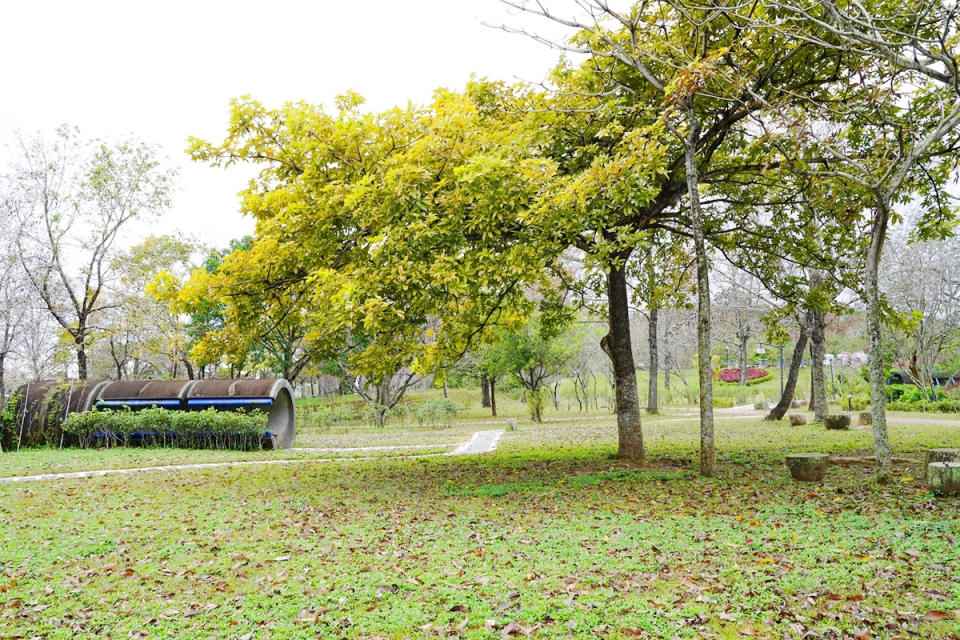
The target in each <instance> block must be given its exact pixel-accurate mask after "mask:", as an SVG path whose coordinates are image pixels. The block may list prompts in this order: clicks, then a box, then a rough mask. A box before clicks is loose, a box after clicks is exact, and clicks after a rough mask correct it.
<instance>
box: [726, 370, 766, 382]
mask: <svg viewBox="0 0 960 640" xmlns="http://www.w3.org/2000/svg"><path fill="white" fill-rule="evenodd" d="M770 377H771V375H770V372H769V371H767V370H766V369H761V368H760V367H747V384H751V383H753V384H757V383H760V382H764V381H766V380H769V379H770ZM717 378H718V379H719V380H720V382H726V383H728V384H739V383H740V367H730V368H728V369H721V370H720V371H719V372H718V373H717Z"/></svg>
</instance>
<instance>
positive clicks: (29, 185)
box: [9, 127, 174, 379]
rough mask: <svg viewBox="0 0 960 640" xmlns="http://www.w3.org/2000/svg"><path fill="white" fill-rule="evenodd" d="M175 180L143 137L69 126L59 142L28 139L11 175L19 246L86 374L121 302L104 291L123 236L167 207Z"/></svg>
mask: <svg viewBox="0 0 960 640" xmlns="http://www.w3.org/2000/svg"><path fill="white" fill-rule="evenodd" d="M173 177H174V172H173V171H172V170H169V169H164V168H163V167H162V166H161V163H160V160H159V159H158V152H157V150H156V149H155V148H154V147H152V146H150V145H148V144H146V143H143V142H137V141H133V140H131V141H125V142H121V143H119V144H115V145H111V144H108V143H106V142H102V141H93V142H85V141H82V140H80V139H79V138H78V134H77V132H76V131H75V130H73V129H69V128H67V127H61V128H60V129H58V130H57V133H56V136H55V137H54V139H53V141H52V142H50V141H47V140H45V139H44V138H42V137H41V136H36V137H33V138H29V139H28V138H24V137H22V136H21V138H20V141H19V157H18V158H17V159H16V160H15V162H14V164H13V166H12V168H11V175H10V177H9V185H10V188H11V189H13V190H14V191H15V193H16V194H17V195H16V202H17V207H16V210H15V216H16V221H17V233H16V245H17V251H18V254H19V257H20V261H21V265H22V267H23V269H24V272H25V273H26V276H27V281H28V282H29V284H30V286H31V287H32V288H33V290H34V291H35V292H36V294H37V296H39V298H40V300H41V301H42V303H43V305H44V306H45V307H46V309H47V311H49V313H50V315H51V316H52V317H53V318H54V319H55V320H56V322H57V324H59V325H60V327H61V328H62V330H63V331H64V332H65V334H66V335H68V336H69V337H70V339H71V340H72V342H73V348H74V351H75V352H76V362H77V370H78V374H79V376H80V378H81V379H86V378H87V372H88V361H87V352H88V349H89V347H90V344H91V342H92V340H93V339H94V337H95V336H96V334H97V332H98V325H97V324H96V321H97V318H98V316H99V315H100V314H101V313H102V312H103V311H104V310H106V309H108V308H110V307H111V306H113V304H114V303H113V302H110V301H107V300H105V299H104V292H105V290H106V288H107V286H108V284H109V282H110V281H111V279H112V278H113V277H114V275H115V274H114V273H113V272H112V270H111V268H110V266H111V261H112V260H113V259H114V257H115V256H116V245H117V239H118V237H119V236H120V233H121V232H122V231H123V230H125V229H126V228H127V227H128V226H129V223H130V221H131V220H133V219H135V218H138V217H146V216H151V215H156V214H158V213H160V212H161V211H163V210H164V209H166V207H167V206H168V205H169V202H170V200H169V196H170V191H171V189H172V187H173Z"/></svg>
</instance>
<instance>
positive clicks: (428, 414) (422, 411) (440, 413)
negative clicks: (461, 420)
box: [413, 398, 457, 427]
mask: <svg viewBox="0 0 960 640" xmlns="http://www.w3.org/2000/svg"><path fill="white" fill-rule="evenodd" d="M413 415H414V417H415V418H416V420H417V423H418V424H420V426H424V425H430V426H436V425H441V424H442V425H443V426H445V427H449V426H450V423H451V421H452V420H453V418H455V417H456V415H457V406H456V405H455V404H453V402H452V401H451V400H450V399H449V398H437V399H435V400H427V401H426V402H424V403H422V404H420V405H419V406H417V408H416V409H415V410H414V411H413Z"/></svg>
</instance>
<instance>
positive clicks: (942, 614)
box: [923, 609, 953, 622]
mask: <svg viewBox="0 0 960 640" xmlns="http://www.w3.org/2000/svg"><path fill="white" fill-rule="evenodd" d="M952 617H953V614H951V613H950V612H948V611H941V610H940V609H931V610H930V611H927V613H926V615H924V616H923V619H924V620H930V621H932V622H937V621H940V620H946V619H947V618H952Z"/></svg>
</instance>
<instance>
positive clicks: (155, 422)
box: [63, 408, 267, 449]
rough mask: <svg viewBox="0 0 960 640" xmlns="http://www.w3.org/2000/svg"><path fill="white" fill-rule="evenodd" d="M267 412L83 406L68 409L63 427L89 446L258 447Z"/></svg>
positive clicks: (82, 445)
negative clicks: (81, 409)
mask: <svg viewBox="0 0 960 640" xmlns="http://www.w3.org/2000/svg"><path fill="white" fill-rule="evenodd" d="M266 427H267V416H266V414H263V413H261V412H259V411H253V412H250V413H242V412H232V411H216V410H214V409H205V410H203V411H168V410H166V409H157V408H152V409H143V410H141V411H129V410H126V411H85V412H81V413H71V414H70V415H68V416H67V418H66V420H64V421H63V430H64V431H65V432H67V433H71V434H73V435H75V436H77V438H78V439H79V442H80V446H81V447H90V446H97V445H103V446H108V447H109V446H126V445H134V444H139V445H147V446H168V447H190V448H198V449H260V448H262V447H263V441H264V437H265V435H266Z"/></svg>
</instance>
